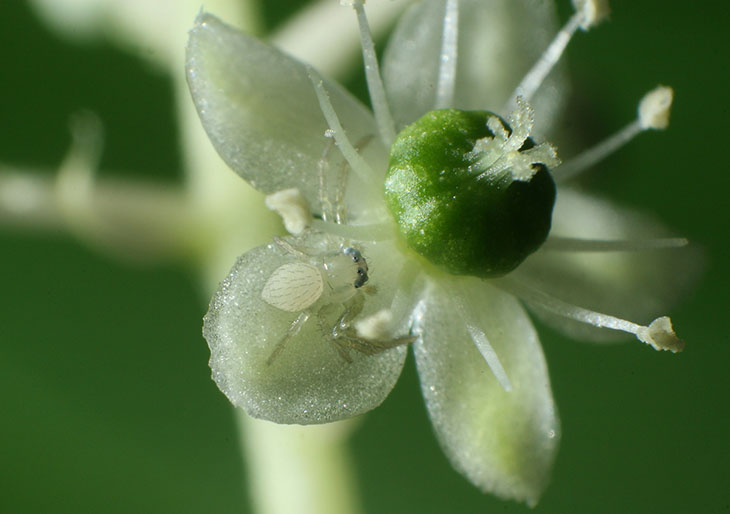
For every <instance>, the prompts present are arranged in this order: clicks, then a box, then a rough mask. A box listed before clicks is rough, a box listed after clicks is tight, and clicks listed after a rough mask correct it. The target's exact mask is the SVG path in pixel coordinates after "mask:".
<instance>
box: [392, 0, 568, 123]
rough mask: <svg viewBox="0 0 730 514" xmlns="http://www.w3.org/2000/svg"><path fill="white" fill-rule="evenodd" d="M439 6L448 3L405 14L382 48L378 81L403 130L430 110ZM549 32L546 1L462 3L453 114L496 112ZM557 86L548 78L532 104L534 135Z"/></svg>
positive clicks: (549, 116)
mask: <svg viewBox="0 0 730 514" xmlns="http://www.w3.org/2000/svg"><path fill="white" fill-rule="evenodd" d="M445 4H446V0H426V1H423V2H421V3H419V4H416V5H414V6H413V7H411V8H410V9H409V10H408V11H407V12H406V13H405V14H404V15H403V16H402V17H401V20H400V22H399V24H398V26H397V27H396V29H395V32H394V33H393V36H392V38H391V40H390V43H389V44H388V47H387V49H386V52H385V56H384V63H383V75H384V80H385V85H386V90H387V93H388V97H389V99H390V104H391V108H392V109H393V115H394V117H395V119H396V122H397V123H400V124H401V125H407V124H409V123H411V122H413V121H415V120H416V119H418V118H419V117H421V116H422V115H423V114H425V113H426V112H428V111H430V110H433V108H434V103H435V99H436V85H437V83H438V68H439V63H440V61H441V59H440V53H441V34H442V28H443V20H444V11H445ZM554 28H555V15H554V9H553V5H552V2H548V1H535V0H461V1H460V2H459V36H458V57H457V73H456V91H455V102H454V105H453V107H455V108H457V109H464V110H485V109H487V110H493V111H496V112H498V111H500V110H501V109H502V107H503V106H504V105H505V104H506V103H507V100H508V99H509V98H510V96H511V95H512V92H513V90H514V88H515V87H517V84H518V83H519V82H520V80H521V79H522V77H523V75H525V74H526V73H527V71H528V70H529V69H530V67H531V66H532V65H533V64H534V63H535V62H536V61H537V60H538V58H539V56H540V55H541V53H542V52H543V50H544V49H545V48H546V47H547V45H548V44H549V43H550V40H551V39H552V36H553V34H555V30H554ZM560 83H562V77H561V74H560V73H557V74H556V73H553V74H551V76H550V77H549V78H548V80H547V81H546V83H545V84H544V85H543V87H542V88H541V89H540V90H539V91H538V93H537V94H536V96H535V97H534V98H533V100H532V102H531V103H532V105H533V107H534V109H535V111H536V113H537V114H538V115H537V116H536V120H537V123H538V126H537V128H536V133H537V134H538V135H539V134H544V133H545V132H546V130H547V128H548V127H549V124H550V121H551V120H553V119H554V118H555V116H556V115H557V114H558V113H559V111H560V109H561V106H562V96H561V93H560V91H559V90H560V88H559V87H558V85H559V84H560ZM501 114H506V113H501Z"/></svg>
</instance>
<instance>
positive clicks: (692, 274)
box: [513, 188, 701, 341]
mask: <svg viewBox="0 0 730 514" xmlns="http://www.w3.org/2000/svg"><path fill="white" fill-rule="evenodd" d="M551 234H554V235H560V236H567V237H578V238H586V239H608V240H624V239H626V240H645V239H655V238H661V237H667V236H670V234H669V233H668V231H667V230H666V229H665V228H664V227H662V226H661V225H660V224H659V223H657V222H655V221H654V220H652V219H650V218H648V217H646V216H644V215H641V214H638V213H636V212H633V211H630V210H628V209H623V208H619V207H617V206H615V205H612V204H610V203H608V202H606V201H603V200H600V199H597V198H594V197H590V196H588V195H585V194H583V193H580V192H578V191H576V190H573V189H569V188H561V189H560V190H559V192H558V198H557V203H556V205H555V210H554V212H553V227H552V230H551ZM700 266H701V259H700V257H699V252H698V251H697V249H696V248H693V247H685V248H670V249H656V250H641V251H633V252H608V253H574V252H560V251H547V250H543V251H539V252H537V253H536V254H534V255H532V256H531V257H529V258H528V259H527V260H526V261H525V262H524V263H522V265H521V266H520V267H519V268H518V269H517V270H516V271H514V272H513V274H514V276H516V277H519V278H521V279H523V280H524V281H525V282H528V283H529V284H530V285H532V286H534V287H536V288H538V289H541V290H542V291H544V292H546V293H548V294H550V295H552V296H555V297H558V298H560V299H561V300H564V301H566V302H569V303H572V304H574V305H578V306H580V307H585V308H587V309H591V310H594V311H598V312H603V313H606V314H611V315H613V316H617V317H619V318H623V319H628V320H630V321H634V322H636V323H641V324H647V323H649V322H650V321H651V320H653V319H654V318H656V317H657V316H660V315H662V314H667V311H668V309H669V307H670V306H671V305H672V304H674V303H675V301H676V300H678V298H679V297H681V296H683V294H684V293H685V292H686V290H687V289H688V287H689V286H690V285H691V284H692V283H693V282H694V281H695V279H696V277H697V275H698V272H699V269H700ZM529 307H530V308H531V309H533V310H534V311H535V312H536V313H537V314H538V315H539V316H540V317H541V318H543V319H544V320H545V321H546V322H548V323H550V324H551V325H553V326H555V327H556V328H558V329H560V330H562V331H563V332H565V333H567V334H568V335H569V336H571V337H575V338H577V339H589V340H594V341H613V340H616V339H618V338H624V337H626V335H625V334H623V333H620V332H616V331H613V330H608V329H598V328H594V327H592V326H590V325H586V324H583V323H579V322H576V321H572V320H567V319H565V318H562V317H559V316H556V315H554V314H550V313H547V312H545V311H544V310H542V309H540V307H539V306H537V305H529Z"/></svg>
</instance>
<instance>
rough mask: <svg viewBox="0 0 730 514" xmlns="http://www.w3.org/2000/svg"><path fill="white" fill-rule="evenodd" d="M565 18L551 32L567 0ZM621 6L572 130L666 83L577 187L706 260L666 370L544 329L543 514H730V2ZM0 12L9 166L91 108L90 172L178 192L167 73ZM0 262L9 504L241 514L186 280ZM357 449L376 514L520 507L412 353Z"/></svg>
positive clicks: (124, 267) (581, 47) (90, 266)
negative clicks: (555, 450)
mask: <svg viewBox="0 0 730 514" xmlns="http://www.w3.org/2000/svg"><path fill="white" fill-rule="evenodd" d="M151 1H154V0H151ZM333 1H334V0H333ZM559 3H560V4H561V5H560V10H561V15H562V17H563V19H565V18H566V17H567V16H568V15H569V11H570V8H569V6H568V1H567V0H560V2H559ZM291 4H294V5H298V4H301V2H299V3H296V2H285V1H282V0H279V1H276V2H273V1H269V2H267V3H266V6H265V9H266V13H265V14H266V19H267V22H268V23H269V26H273V25H274V24H276V23H277V22H278V20H279V19H280V18H281V14H280V13H281V12H283V11H282V10H283V9H285V8H287V6H288V5H291ZM615 4H616V5H614V13H613V15H612V20H611V22H610V23H607V24H605V25H604V26H601V27H600V28H598V29H596V30H595V31H592V32H591V33H590V34H588V35H585V34H579V35H578V37H577V38H576V40H575V41H574V42H573V43H572V45H571V47H570V48H569V49H568V60H567V62H568V67H569V70H570V73H571V76H572V78H573V81H574V82H573V84H574V95H573V97H572V103H571V105H572V110H571V111H570V112H569V113H568V116H567V118H566V125H567V126H568V128H569V129H572V130H574V131H575V132H577V133H580V134H581V136H580V137H582V138H583V139H584V142H585V143H586V144H588V143H591V142H595V141H597V140H599V139H600V138H601V137H602V136H604V135H606V134H608V133H610V132H611V131H613V130H615V129H617V128H619V127H620V126H622V125H623V124H624V123H625V122H626V121H628V120H629V119H630V118H631V117H632V116H633V113H634V110H635V105H636V102H637V99H638V98H640V97H641V95H642V94H643V93H644V92H645V91H647V90H648V89H650V88H652V87H654V86H655V85H656V84H657V83H659V82H661V83H665V84H670V85H672V86H673V87H674V88H675V91H676V100H675V108H674V110H673V114H672V124H671V126H670V128H669V130H668V131H667V132H665V133H662V134H659V133H652V134H647V135H644V136H642V137H641V138H640V139H639V140H637V141H634V142H633V143H632V144H630V145H629V146H628V147H627V148H625V149H624V150H622V151H621V152H620V153H619V154H617V155H615V156H613V157H611V158H610V160H608V161H606V162H605V163H603V164H602V165H601V166H600V167H599V169H598V170H597V172H596V173H595V174H593V175H592V176H591V177H588V178H587V179H586V182H587V184H588V185H589V186H590V187H591V188H592V189H594V190H597V191H600V192H601V193H602V194H605V195H606V196H610V197H613V198H616V199H618V200H619V201H620V202H621V203H624V204H627V205H633V206H639V207H641V208H642V209H645V210H647V211H651V212H654V213H656V215H657V216H658V217H659V218H660V219H662V220H664V221H665V222H666V223H667V225H669V226H671V227H673V228H674V229H675V231H676V232H677V233H678V234H681V235H686V236H687V237H689V238H690V239H691V240H692V241H693V242H694V243H696V244H697V245H699V246H701V247H702V248H703V249H704V251H705V256H706V269H705V273H704V275H703V278H702V280H701V281H700V283H699V284H698V287H697V288H696V289H695V290H694V291H693V293H692V294H690V295H689V296H688V297H686V299H685V301H684V302H683V303H682V304H681V305H679V306H677V307H676V308H675V309H674V310H673V311H672V312H671V313H669V314H671V315H672V318H673V320H674V323H675V327H677V329H678V331H679V332H680V335H681V336H682V337H683V338H684V339H685V340H686V341H687V349H686V351H685V352H684V353H683V354H680V355H670V354H657V353H655V352H653V351H651V350H649V349H648V348H646V347H643V346H642V345H640V344H625V345H615V346H607V347H600V348H599V347H594V346H590V345H587V344H583V343H579V342H574V341H570V340H566V339H565V338H563V337H561V336H559V335H557V334H556V333H554V332H552V331H550V330H549V329H546V328H545V327H544V326H541V325H539V324H538V328H539V330H540V333H541V337H542V340H543V343H544V350H545V354H546V357H547V360H548V363H549V367H550V375H551V380H552V384H553V389H554V394H555V397H556V400H557V403H558V407H559V409H560V414H561V419H562V425H563V439H562V446H561V449H560V452H559V454H558V457H557V462H556V465H555V470H554V474H553V479H552V483H551V485H550V487H549V488H548V490H547V492H546V493H545V495H544V497H543V499H542V501H541V503H540V504H539V505H538V507H537V508H536V509H535V512H545V513H550V512H552V513H572V512H575V513H586V512H605V513H615V512H627V513H644V512H662V513H669V512H686V513H690V512H692V513H696V512H700V513H714V512H730V483H729V482H730V481H729V480H728V466H727V462H728V457H729V455H728V447H729V444H728V436H729V435H730V419H729V417H728V403H729V401H728V399H729V398H728V392H729V388H728V385H729V384H730V380H728V376H729V373H728V362H729V361H730V349H729V347H728V335H727V334H728V330H727V328H726V326H725V324H724V322H725V321H727V319H728V312H727V311H728V307H729V306H730V302H728V289H729V288H730V281H729V280H728V273H727V269H728V264H727V263H728V262H730V255H729V252H728V243H727V241H728V235H729V234H728V218H729V216H728V205H729V202H728V200H727V198H728V192H729V189H728V188H729V186H730V182H729V181H728V174H729V170H728V164H727V163H728V158H727V156H726V154H725V150H726V145H727V139H726V138H727V137H728V130H727V120H728V118H729V117H730V116H729V115H730V113H729V112H728V104H727V84H728V78H729V77H728V62H729V60H728V53H727V49H728V37H727V28H726V25H725V24H724V22H723V21H722V19H723V18H724V19H727V14H728V13H727V12H725V13H724V16H723V15H722V12H721V10H723V9H724V10H725V11H727V7H725V4H724V3H722V2H714V3H713V2H709V3H703V4H702V8H701V9H700V8H691V7H690V6H689V5H687V4H685V3H684V2H667V1H665V0H635V1H633V2H615ZM715 6H717V7H715ZM721 6H722V7H721ZM3 14H4V23H3V29H2V31H0V92H1V93H2V95H1V96H0V123H2V137H0V162H5V163H12V164H17V165H29V166H34V167H47V168H49V173H50V169H51V168H53V167H54V166H57V164H58V163H59V161H60V159H61V158H62V157H63V155H64V152H65V151H66V149H67V148H68V144H69V136H68V130H67V123H68V118H69V115H70V114H71V113H73V112H75V111H77V110H78V109H80V108H87V109H90V110H92V111H94V112H96V113H98V114H99V116H100V117H101V119H102V120H103V122H104V125H105V129H106V147H105V152H104V156H103V162H102V166H101V167H102V169H103V170H109V169H114V170H133V171H132V172H130V173H133V174H134V175H137V176H152V177H155V178H159V179H162V180H170V181H174V180H179V176H180V171H179V169H180V158H179V156H178V153H177V149H176V138H177V132H176V130H177V129H176V126H175V122H174V110H173V101H172V97H171V86H170V84H169V82H168V79H167V78H166V77H164V76H163V75H161V74H159V73H157V72H155V71H154V70H152V69H151V68H150V67H149V66H148V65H146V64H144V63H143V62H142V61H139V60H137V59H136V58H134V57H130V56H129V55H127V54H124V53H122V52H120V51H118V50H116V49H115V48H114V47H111V46H109V45H107V44H105V43H103V42H99V43H94V44H91V45H81V44H75V43H69V42H67V41H65V40H62V39H59V38H58V37H57V36H55V35H54V34H52V33H50V32H49V31H48V30H47V29H46V28H44V26H42V25H40V24H39V22H38V21H37V19H36V18H35V17H34V16H33V14H32V13H31V12H30V10H29V8H28V6H27V5H26V4H25V2H22V1H19V0H18V1H16V0H9V1H6V2H3ZM191 21H192V20H191ZM381 46H382V45H381ZM353 80H357V77H353ZM360 90H362V87H360ZM160 170H163V171H160ZM0 266H1V267H0V269H1V270H2V271H0V277H1V280H0V284H2V295H1V296H0V298H1V299H0V302H2V306H1V308H0V512H2V513H13V514H15V513H18V514H20V513H51V512H52V513H78V514H80V513H101V512H103V513H116V512H119V513H122V512H123V513H128V512H135V513H148V512H149V513H167V512H170V513H173V512H174V513H201V512H214V513H228V512H230V513H233V512H249V511H250V506H249V497H248V493H247V491H246V490H245V489H244V488H242V486H241V485H242V484H243V483H244V480H245V476H244V471H243V470H242V466H241V464H240V462H239V456H238V449H237V440H236V433H235V430H234V424H233V412H232V409H231V407H230V406H229V404H228V403H227V401H226V400H225V398H224V397H223V395H222V394H220V393H219V392H218V390H217V388H216V387H215V385H214V383H213V382H212V381H211V380H210V372H209V369H208V367H207V360H208V350H207V347H206V344H205V341H204V340H203V339H202V337H201V335H200V328H201V318H202V315H203V313H204V312H205V309H206V303H207V300H206V299H205V298H204V297H203V295H202V293H201V291H200V290H199V289H198V287H197V283H196V277H195V274H194V273H193V270H189V269H185V268H184V267H182V266H173V265H170V266H157V267H151V268H150V267H147V268H141V267H134V266H131V265H129V264H125V263H123V262H119V261H116V260H113V259H110V258H109V257H108V256H105V255H103V254H100V253H98V252H95V251H93V250H90V249H88V248H87V247H86V246H84V245H82V244H81V243H79V242H77V241H75V240H74V239H72V238H71V237H69V236H67V235H65V234H61V233H59V234H50V235H49V234H31V233H22V232H18V231H8V230H5V229H1V230H0ZM676 272H677V273H678V274H679V273H682V270H681V269H678V270H676ZM352 451H353V454H354V458H355V460H356V466H357V475H358V480H359V485H360V489H361V494H362V498H363V502H364V505H365V509H366V512H368V513H372V514H375V513H411V512H414V513H415V512H417V513H446V512H457V513H473V512H528V511H529V509H528V508H527V507H524V506H522V505H518V504H515V503H512V502H502V501H500V500H497V499H495V498H493V497H491V496H488V495H483V494H481V493H479V492H478V491H477V490H476V489H475V488H473V487H472V486H471V485H470V484H469V483H468V482H467V481H466V480H465V479H463V478H462V477H461V476H460V475H458V474H457V473H456V472H455V471H453V470H452V469H451V467H450V465H449V464H448V462H447V461H446V459H445V457H444V456H443V454H442V453H441V451H440V449H439V448H438V445H437V443H436V441H435V439H434V437H433V435H432V433H431V428H430V425H429V422H428V420H427V417H426V413H425V410H424V407H423V402H422V399H421V398H420V395H419V390H418V383H417V376H416V373H415V370H414V367H413V362H412V359H411V360H409V362H408V364H407V366H406V371H405V373H404V374H403V376H402V377H401V380H400V382H399V383H398V385H397V386H396V389H395V391H394V392H393V394H392V395H391V396H390V397H389V398H388V399H387V400H386V402H385V404H384V405H383V406H382V407H381V408H379V409H376V410H375V411H373V412H372V413H370V414H368V415H367V416H366V418H365V419H364V421H363V423H362V425H361V427H360V428H359V429H358V431H357V432H356V434H355V436H354V438H353V440H352ZM281 494H285V491H282V492H281Z"/></svg>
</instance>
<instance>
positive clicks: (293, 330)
mask: <svg viewBox="0 0 730 514" xmlns="http://www.w3.org/2000/svg"><path fill="white" fill-rule="evenodd" d="M310 315H311V312H310V311H308V310H305V311H302V312H300V313H299V316H298V317H297V319H295V320H294V321H293V322H292V324H291V325H289V329H288V330H287V331H286V334H284V337H282V338H281V339H280V340H279V342H277V343H276V346H275V347H274V350H273V351H272V352H271V355H269V358H268V359H266V365H267V366H271V364H273V362H274V361H275V360H276V358H277V357H278V356H279V354H280V353H281V351H282V350H283V349H284V346H286V344H287V343H288V342H289V341H290V340H291V339H292V338H293V337H294V336H296V335H297V334H298V333H299V331H300V330H301V329H302V327H303V326H304V324H305V323H306V322H307V320H308V319H309V316H310Z"/></svg>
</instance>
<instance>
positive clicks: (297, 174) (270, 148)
mask: <svg viewBox="0 0 730 514" xmlns="http://www.w3.org/2000/svg"><path fill="white" fill-rule="evenodd" d="M186 66H187V73H188V83H189V85H190V91H191V93H192V96H193V100H194V101H195V105H196V107H197V109H198V113H199V114H200V118H201V120H202V122H203V126H204V127H205V130H206V132H207V133H208V136H209V137H210V139H211V141H212V142H213V145H214V146H215V147H216V149H217V150H218V153H219V154H220V155H221V157H223V159H224V160H225V161H226V163H227V164H228V165H229V166H230V167H231V168H232V169H233V170H234V171H235V172H236V173H238V174H239V175H241V176H242V177H243V178H244V179H245V180H247V181H248V182H249V183H250V184H251V185H252V186H254V187H255V188H256V189H258V190H260V191H263V192H264V193H274V192H276V191H280V190H283V189H290V188H297V189H299V190H300V191H301V192H302V194H303V195H304V197H305V198H306V199H307V201H308V202H309V204H310V206H312V207H313V208H314V209H315V210H316V211H318V210H319V209H318V206H320V203H321V201H320V200H321V199H320V193H319V191H320V173H321V170H324V171H323V173H325V178H326V179H327V184H326V187H327V188H328V189H331V190H332V194H331V196H332V198H334V197H335V195H336V193H338V192H339V191H337V187H336V186H337V182H338V180H339V177H340V176H342V175H343V172H344V171H345V170H346V161H345V160H344V158H343V157H342V155H341V154H340V152H339V151H338V150H337V148H336V147H335V146H334V143H333V140H332V139H331V138H329V137H325V131H326V130H327V129H328V128H329V127H328V125H327V122H326V120H325V118H324V116H323V114H322V111H321V109H320V106H319V101H318V100H317V96H316V94H315V91H314V86H313V84H312V81H311V80H310V78H309V75H308V72H307V67H306V66H304V65H303V64H302V63H300V62H298V61H296V60H294V59H292V58H291V57H288V56H286V55H284V54H283V53H281V52H280V51H278V50H276V49H275V48H273V47H271V46H269V45H267V44H265V43H262V42H261V41H259V40H257V39H256V38H254V37H251V36H248V35H246V34H243V33H241V32H238V31H237V30H235V29H233V28H232V27H229V26H228V25H226V24H224V23H222V22H221V21H220V20H218V19H217V18H215V17H213V16H211V15H209V14H205V13H204V14H201V15H200V16H199V17H198V19H197V20H196V24H195V27H194V28H193V30H191V31H190V39H189V42H188V47H187V62H186ZM324 87H325V89H326V91H327V92H328V93H329V97H330V99H331V102H332V105H333V106H334V109H335V111H336V113H337V115H338V117H339V119H340V122H341V123H342V125H343V127H344V129H345V132H346V133H347V136H348V137H349V139H350V141H351V142H352V144H353V145H355V146H356V147H358V146H359V147H360V150H361V154H362V155H363V157H364V158H365V159H366V161H367V162H369V163H370V165H371V167H372V168H373V170H376V171H375V173H376V174H377V176H374V177H372V180H369V181H368V182H369V183H368V184H365V183H363V181H362V180H360V179H359V178H358V177H357V175H356V174H355V173H352V172H350V173H349V174H348V182H347V187H346V194H347V196H346V197H345V202H344V203H345V204H346V205H347V207H348V209H350V211H351V214H355V215H356V213H357V212H359V211H360V210H361V209H364V208H365V207H366V206H368V205H371V204H372V201H373V198H371V197H369V196H368V195H367V194H366V192H368V191H370V190H376V189H377V196H378V197H377V199H376V200H377V201H378V202H381V200H380V195H381V193H380V190H379V189H378V188H374V187H372V184H381V183H382V180H383V176H384V174H385V170H386V162H387V160H386V159H387V152H386V150H385V149H384V148H383V146H382V144H381V142H380V139H379V138H378V137H377V129H376V127H375V124H374V121H373V117H372V115H371V113H370V112H369V111H368V110H367V109H366V108H365V107H364V106H363V105H362V104H360V103H359V102H358V101H357V100H356V99H355V98H354V97H352V96H351V95H350V94H349V93H347V92H346V91H345V90H344V89H343V88H341V87H340V86H339V85H337V84H335V83H332V82H329V81H324ZM340 189H343V188H342V187H340ZM375 194H376V193H373V195H375Z"/></svg>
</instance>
